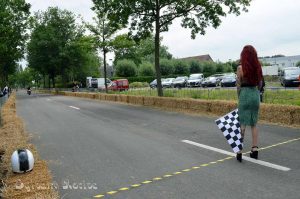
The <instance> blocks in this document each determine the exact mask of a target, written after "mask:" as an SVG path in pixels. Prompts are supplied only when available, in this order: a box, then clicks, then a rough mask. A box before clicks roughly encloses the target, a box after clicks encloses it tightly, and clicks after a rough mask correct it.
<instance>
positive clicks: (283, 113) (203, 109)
mask: <svg viewBox="0 0 300 199" xmlns="http://www.w3.org/2000/svg"><path fill="white" fill-rule="evenodd" d="M44 92H48V93H49V91H44ZM51 93H52V94H58V95H65V96H73V97H83V98H90V99H97V100H105V101H114V102H121V103H128V104H135V105H143V106H151V107H157V108H163V109H166V110H170V111H180V112H185V113H195V114H198V113H199V114H210V115H215V116H222V115H224V114H226V113H228V112H229V111H231V110H233V109H235V108H237V102H235V101H222V100H196V99H186V98H170V97H148V96H131V95H118V94H104V93H84V92H63V91H59V92H57V91H51ZM259 117H260V121H264V122H268V123H273V124H281V125H288V126H294V127H300V107H299V106H292V105H278V104H264V103H262V104H261V106H260V115H259Z"/></svg>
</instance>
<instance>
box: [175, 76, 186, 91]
mask: <svg viewBox="0 0 300 199" xmlns="http://www.w3.org/2000/svg"><path fill="white" fill-rule="evenodd" d="M187 80H188V77H187V76H181V77H176V79H174V81H173V86H174V88H182V87H186V86H187Z"/></svg>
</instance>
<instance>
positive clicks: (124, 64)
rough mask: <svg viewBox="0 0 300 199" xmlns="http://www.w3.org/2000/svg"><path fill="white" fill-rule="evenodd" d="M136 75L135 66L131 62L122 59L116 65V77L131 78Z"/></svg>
mask: <svg viewBox="0 0 300 199" xmlns="http://www.w3.org/2000/svg"><path fill="white" fill-rule="evenodd" d="M136 74H137V66H136V65H135V63H134V62H133V61H131V60H127V59H123V60H120V61H118V62H117V64H116V75H117V76H119V77H133V76H136Z"/></svg>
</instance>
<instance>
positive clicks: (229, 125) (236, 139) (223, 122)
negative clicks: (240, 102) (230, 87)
mask: <svg viewBox="0 0 300 199" xmlns="http://www.w3.org/2000/svg"><path fill="white" fill-rule="evenodd" d="M216 124H217V125H218V127H219V129H220V130H221V131H222V132H223V135H224V137H225V138H226V139H227V142H228V143H229V145H230V146H231V148H232V149H233V151H234V152H235V153H237V152H239V151H241V150H242V149H243V138H242V135H241V128H240V122H239V115H238V109H235V110H233V111H232V112H230V113H228V114H226V115H224V116H222V117H220V118H219V119H217V120H216Z"/></svg>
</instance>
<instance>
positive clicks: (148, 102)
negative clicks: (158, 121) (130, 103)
mask: <svg viewBox="0 0 300 199" xmlns="http://www.w3.org/2000/svg"><path fill="white" fill-rule="evenodd" d="M156 98H157V97H144V106H154V105H155V100H156Z"/></svg>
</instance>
